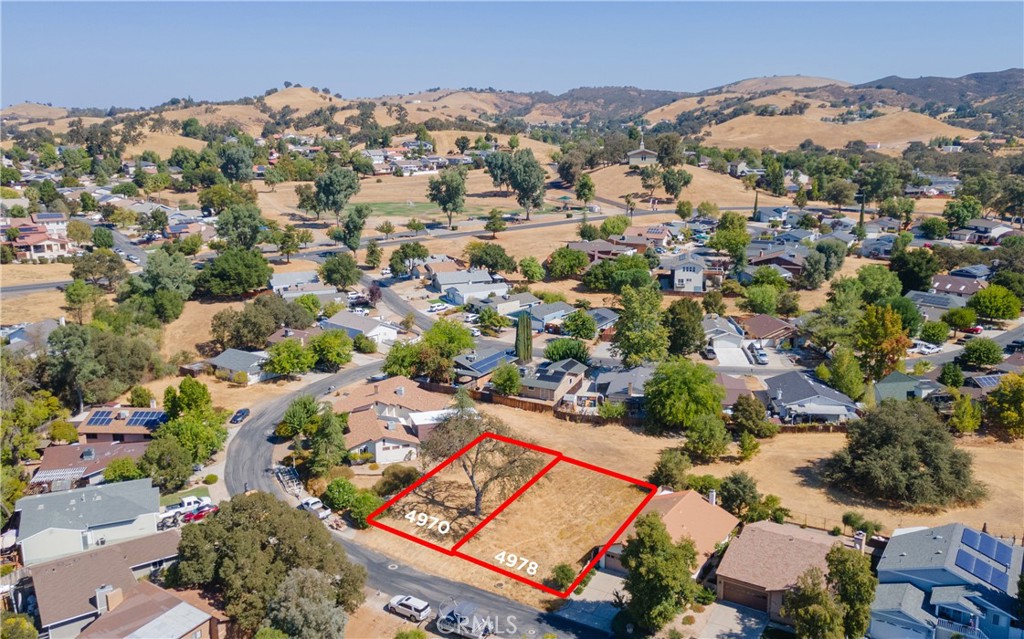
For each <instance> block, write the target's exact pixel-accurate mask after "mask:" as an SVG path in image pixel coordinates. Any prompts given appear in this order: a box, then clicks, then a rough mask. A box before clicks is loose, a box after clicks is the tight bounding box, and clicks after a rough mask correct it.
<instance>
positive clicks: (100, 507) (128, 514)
mask: <svg viewBox="0 0 1024 639" xmlns="http://www.w3.org/2000/svg"><path fill="white" fill-rule="evenodd" d="M14 511H15V512H16V513H19V515H20V520H19V524H18V535H17V543H18V547H19V549H20V551H21V561H22V563H23V564H25V565H26V566H31V565H32V564H37V563H41V562H43V561H48V560H50V559H56V558H58V557H65V556H67V555H74V554H77V553H80V552H83V551H86V550H89V549H91V548H94V547H96V546H103V545H105V544H107V543H114V542H117V541H126V540H128V539H134V538H136V537H144V536H146V535H153V534H156V524H157V520H158V519H159V513H160V492H159V491H158V490H157V489H156V488H155V487H154V486H153V482H152V480H150V479H149V478H146V479H135V480H132V481H123V482H117V483H113V484H100V485H98V486H87V487H85V488H75V489H72V490H67V491H62V492H57V493H44V494H42V495H32V496H29V497H22V498H21V499H19V500H18V501H17V502H16V503H15V504H14Z"/></svg>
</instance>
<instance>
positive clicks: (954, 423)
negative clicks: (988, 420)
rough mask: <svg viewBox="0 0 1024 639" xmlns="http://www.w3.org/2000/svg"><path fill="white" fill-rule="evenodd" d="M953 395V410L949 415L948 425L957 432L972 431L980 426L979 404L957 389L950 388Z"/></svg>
mask: <svg viewBox="0 0 1024 639" xmlns="http://www.w3.org/2000/svg"><path fill="white" fill-rule="evenodd" d="M951 394H952V395H953V412H952V414H951V415H950V416H949V426H950V427H951V428H952V429H953V430H955V431H956V432H958V433H961V434H963V433H973V432H974V431H976V430H978V427H979V426H981V406H980V405H978V404H977V403H976V402H975V401H974V399H973V398H972V397H971V396H970V395H968V394H966V393H961V392H960V391H959V390H956V389H951Z"/></svg>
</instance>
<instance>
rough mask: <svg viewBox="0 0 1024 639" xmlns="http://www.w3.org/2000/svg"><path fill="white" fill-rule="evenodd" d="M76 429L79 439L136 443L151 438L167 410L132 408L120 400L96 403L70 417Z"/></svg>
mask: <svg viewBox="0 0 1024 639" xmlns="http://www.w3.org/2000/svg"><path fill="white" fill-rule="evenodd" d="M73 421H75V422H77V423H76V428H77V429H78V443H80V444H90V445H91V444H97V443H101V442H110V443H115V442H117V443H125V444H131V443H139V442H147V441H149V440H151V439H152V438H153V433H155V432H156V429H157V428H159V427H160V425H161V424H163V423H164V422H166V421H167V413H165V412H164V411H162V410H160V409H158V408H155V407H150V408H135V407H132V406H121V405H120V404H107V405H103V406H96V407H95V408H92V409H91V410H89V411H88V412H87V413H85V414H84V415H83V416H82V419H81V420H78V419H77V418H76V419H75V420H73Z"/></svg>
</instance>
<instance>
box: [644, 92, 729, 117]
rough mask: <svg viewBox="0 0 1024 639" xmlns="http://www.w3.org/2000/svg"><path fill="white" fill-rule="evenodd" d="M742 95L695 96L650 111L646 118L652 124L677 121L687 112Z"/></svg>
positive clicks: (710, 106)
mask: <svg viewBox="0 0 1024 639" xmlns="http://www.w3.org/2000/svg"><path fill="white" fill-rule="evenodd" d="M742 95H743V94H741V93H719V94H717V95H708V96H693V97H689V98H683V99H682V100H676V101H675V102H673V103H672V104H666V105H665V106H663V107H658V108H657V109H654V110H653V111H648V112H647V114H646V115H644V117H645V118H646V119H647V120H648V121H650V122H660V121H662V120H675V119H676V118H677V117H679V114H681V113H686V112H687V111H694V110H696V109H706V108H712V107H715V106H718V105H719V104H721V103H722V102H724V101H725V100H729V99H732V98H738V97H741V96H742Z"/></svg>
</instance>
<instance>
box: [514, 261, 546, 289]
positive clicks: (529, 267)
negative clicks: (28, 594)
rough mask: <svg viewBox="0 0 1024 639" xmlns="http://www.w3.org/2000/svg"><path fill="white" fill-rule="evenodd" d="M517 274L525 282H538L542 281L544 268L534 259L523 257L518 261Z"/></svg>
mask: <svg viewBox="0 0 1024 639" xmlns="http://www.w3.org/2000/svg"><path fill="white" fill-rule="evenodd" d="M519 274H520V275H522V276H523V278H524V279H525V280H526V281H527V282H531V283H532V282H540V281H541V280H543V279H544V267H543V266H541V264H540V261H538V260H537V258H535V257H532V256H531V257H524V258H523V259H521V260H519Z"/></svg>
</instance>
